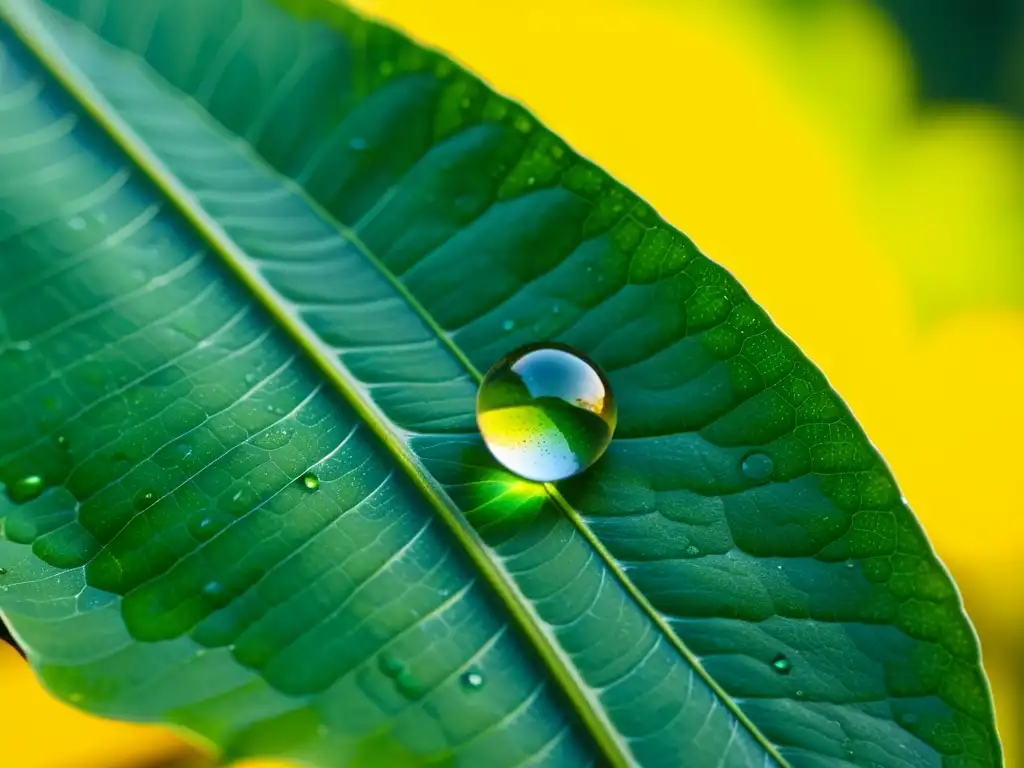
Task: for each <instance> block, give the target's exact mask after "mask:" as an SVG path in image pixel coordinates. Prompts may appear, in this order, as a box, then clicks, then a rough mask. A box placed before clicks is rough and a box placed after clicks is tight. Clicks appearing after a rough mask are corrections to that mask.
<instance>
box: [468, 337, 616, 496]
mask: <svg viewBox="0 0 1024 768" xmlns="http://www.w3.org/2000/svg"><path fill="white" fill-rule="evenodd" d="M476 411H477V424H478V425H479V426H480V432H481V433H482V434H483V438H484V442H485V443H486V444H487V447H488V449H490V451H491V453H492V454H493V455H494V457H495V458H496V459H497V460H498V461H500V462H501V463H502V464H503V465H504V466H505V467H507V468H508V469H510V470H511V471H513V472H515V473H516V474H517V475H520V476H522V477H525V478H527V479H529V480H536V481H540V482H551V481H555V480H564V479H565V478H567V477H572V476H573V475H575V474H578V473H580V472H582V471H583V470H585V469H586V468H587V467H589V466H591V465H592V464H593V463H594V462H595V461H597V460H598V459H599V458H601V456H602V455H603V454H604V452H605V449H607V448H608V444H609V443H610V442H611V439H612V434H613V432H614V431H615V422H616V417H617V414H616V408H615V398H614V397H613V396H612V391H611V387H610V386H609V384H608V381H607V380H606V379H605V378H604V375H603V374H602V373H601V372H600V370H599V369H598V368H597V366H596V365H595V364H594V363H592V362H590V361H589V360H587V359H586V358H585V357H583V356H582V355H580V354H579V353H577V352H575V351H574V350H572V349H570V348H568V347H565V346H563V345H559V344H535V345H530V346H526V347H522V348H521V349H518V350H516V351H515V352H512V353H511V354H509V355H506V356H505V357H503V358H502V359H501V360H499V361H498V362H497V363H496V364H495V365H494V367H493V368H491V370H490V371H488V372H487V375H486V376H485V377H484V380H483V383H482V384H481V385H480V391H479V392H478V393H477V400H476Z"/></svg>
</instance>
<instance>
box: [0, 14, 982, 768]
mask: <svg viewBox="0 0 1024 768" xmlns="http://www.w3.org/2000/svg"><path fill="white" fill-rule="evenodd" d="M0 19H3V22H2V23H0V56H2V58H0V259H2V264H3V268H4V274H5V277H6V279H5V280H4V282H3V284H2V285H0V350H2V352H0V481H2V482H3V483H4V484H5V485H6V486H7V495H6V496H5V497H3V498H2V500H0V524H2V529H0V530H2V532H3V537H2V539H0V567H2V568H3V569H4V570H5V571H6V572H5V573H4V574H3V575H2V576H0V611H2V614H3V617H4V618H5V619H6V620H7V621H8V622H9V623H10V625H11V627H12V629H13V631H14V632H15V634H16V635H17V637H18V638H19V640H20V642H21V644H22V645H23V647H24V648H25V650H26V651H27V653H28V656H29V658H30V660H31V661H32V663H33V664H34V665H35V667H36V669H37V670H38V671H39V674H40V675H41V676H42V678H43V680H44V681H45V682H46V684H47V685H48V686H49V687H50V688H51V689H52V690H53V691H54V692H55V693H57V694H58V695H60V696H62V697H64V698H65V699H67V700H69V701H71V702H73V703H75V704H77V705H79V706H81V707H83V708H85V709H88V710H90V711H93V712H98V713H101V714H105V715H108V716H112V717H119V718H126V719H134V720H156V721H163V722H169V723H174V724H177V725H179V726H183V727H185V728H188V729H191V730H192V731H194V732H196V733H198V734H200V735H202V736H204V737H205V738H207V739H209V740H210V741H211V742H213V743H214V744H215V745H217V746H218V747H219V748H221V749H223V750H224V751H225V752H226V754H227V755H228V756H229V757H237V756H242V755H250V754H275V755H287V756H292V757H298V758H304V759H306V760H309V761H311V762H313V763H315V764H323V765H379V764H385V765H421V764H426V763H430V764H436V763H443V764H453V765H484V764H486V765H495V766H500V765H508V766H512V765H577V764H579V765H587V764H594V763H598V764H613V765H627V764H632V763H636V764H641V765H645V766H646V765H650V766H655V765H665V766H677V765H683V764H686V765H698V766H703V765H722V766H750V765H782V764H787V763H788V764H790V765H793V766H815V767H818V766H833V765H835V766H840V765H851V764H856V765H872V766H886V767H888V766H892V767H893V768H897V767H900V768H902V767H905V766H932V765H939V764H940V763H941V764H943V765H948V766H994V765H998V764H1000V761H1001V757H1000V750H999V745H998V741H997V738H996V735H995V729H994V725H993V717H992V710H991V702H990V698H989V694H988V690H987V685H986V682H985V679H984V675H983V673H982V671H981V667H980V661H979V651H978V645H977V641H976V638H975V637H974V634H973V632H972V630H971V627H970V625H969V623H968V622H967V619H966V618H965V616H964V615H963V612H962V609H961V606H960V601H959V597H958V595H957V592H956V590H955V588H954V586H953V584H952V582H951V580H950V579H949V577H948V575H947V574H946V573H945V571H944V570H943V568H942V566H941V565H940V563H939V562H938V561H937V560H936V558H935V556H934V554H933V553H932V552H931V550H930V548H929V546H928V543H927V541H926V539H925V537H924V535H923V534H922V532H921V530H920V528H919V526H918V524H917V523H916V521H915V519H914V517H913V515H912V513H911V512H910V511H909V509H908V508H907V507H906V505H905V503H904V501H903V500H902V498H901V497H900V494H899V491H898V489H897V487H896V485H895V483H894V481H893V479H892V477H891V475H890V474H889V472H888V470H887V468H886V467H885V465H884V463H883V462H882V460H881V459H880V457H879V456H878V455H877V453H876V452H875V451H874V449H873V448H872V447H871V445H870V444H869V443H868V441H867V439H866V438H865V437H864V435H863V433H862V432H861V430H860V429H859V427H858V426H857V425H856V423H855V422H854V420H853V418H852V417H851V415H850V413H849V411H848V410H847V409H846V407H845V406H844V405H843V403H842V402H841V400H840V399H839V398H838V397H837V396H836V395H835V393H834V392H833V391H832V390H831V389H830V388H829V386H828V383H827V382H826V381H825V379H824V377H823V376H822V374H821V373H820V372H819V371H817V370H816V369H815V368H814V367H813V366H812V365H811V364H810V363H809V362H807V360H806V359H805V358H804V357H803V356H802V354H801V353H800V352H799V350H798V349H797V348H796V347H795V346H794V345H793V343H792V342H790V341H789V340H788V339H787V338H786V337H785V336H783V335H782V334H781V333H780V332H779V331H778V330H777V329H776V328H775V327H774V326H773V325H772V323H771V321H770V319H769V318H768V316H767V315H766V314H765V312H764V311H763V310H761V309H760V308H759V307H758V306H757V305H756V304H754V303H753V302H752V301H751V299H750V298H749V297H748V296H747V294H746V293H745V292H744V291H743V290H742V289H741V288H740V286H739V285H738V284H737V283H736V281H735V280H734V279H733V278H732V277H731V276H729V275H728V273H726V272H725V271H724V270H723V269H721V268H720V267H718V266H717V265H715V264H714V263H713V262H711V261H709V260H708V259H707V258H705V257H704V256H703V255H702V254H701V253H700V252H699V251H698V250H697V249H696V248H695V246H694V245H693V244H692V243H691V242H690V241H689V240H688V239H687V238H686V237H685V236H684V235H682V234H681V233H679V232H678V231H676V230H674V229H673V228H671V227H670V226H669V225H667V224H666V223H665V222H663V221H662V220H661V219H660V218H659V217H658V216H657V215H656V214H655V213H654V212H653V211H652V209H651V208H650V207H649V206H647V205H646V204H645V203H643V202H642V201H640V200H638V199H637V198H636V197H635V196H634V195H632V194H631V193H629V192H628V191H627V190H625V189H624V188H622V187H621V185H619V184H617V183H616V182H614V181H613V180H612V179H610V178H609V177H608V176H607V175H606V174H605V173H604V172H602V171H600V170H599V169H598V168H596V167H595V166H593V165H592V164H590V163H589V162H587V161H585V160H583V159H581V158H580V157H578V156H577V155H576V154H575V153H574V152H573V151H572V150H571V149H570V148H569V147H567V146H566V145H565V143H563V142H562V141H561V140H559V139H558V138H557V137H555V136H553V135H552V134H551V133H550V132H548V131H547V130H545V129H544V128H543V127H542V126H541V125H539V124H538V123H537V121H536V119H535V118H534V117H533V116H532V115H530V114H529V113H528V112H526V111H525V110H524V109H523V108H521V107H519V106H518V105H516V104H513V103H510V102H509V101H507V100H506V99H504V98H502V97H500V96H498V95H496V94H494V93H493V92H491V91H490V90H489V89H488V88H487V87H486V86H485V85H483V84H482V83H481V82H480V81H479V80H477V79H476V78H474V77H472V76H471V75H469V74H467V73H466V72H464V71H463V70H462V69H460V68H459V67H457V66H455V65H454V64H452V63H451V62H450V61H449V60H448V59H446V58H445V57H443V56H442V55H440V54H437V53H434V52H431V51H428V50H425V49H423V48H422V47H419V46H417V45H415V44H413V43H410V42H409V41H408V40H407V39H406V38H404V37H402V36H401V35H399V34H398V33H396V32H394V31H392V30H389V29H387V28H384V27H382V26H378V25H376V24H373V23H370V22H367V21H365V20H363V19H361V18H359V17H357V16H355V15H353V14H352V13H351V12H349V11H347V10H345V9H343V8H341V7H338V6H336V5H333V4H331V3H329V2H327V1H326V0H305V1H304V2H300V1H299V0H290V1H288V2H284V1H283V0H282V2H280V3H274V2H271V0H147V1H146V2H138V1H137V0H50V1H49V2H47V3H42V2H39V1H38V0H0ZM493 33H495V34H500V30H495V31H493ZM737 225H738V226H741V225H742V223H741V221H739V220H738V222H737ZM865 306H866V309H865V311H870V297H866V298H865ZM541 339H558V340H559V341H562V342H565V343H568V344H570V345H572V346H574V347H576V348H578V349H580V350H582V351H584V352H585V353H586V354H588V355H589V356H591V357H593V358H594V359H595V360H597V361H598V362H599V363H600V364H601V365H602V367H603V368H604V369H605V371H606V372H607V373H608V375H609V378H610V381H611V382H612V385H613V387H614V389H615V393H616V396H617V399H618V402H619V407H620V413H619V427H618V433H617V435H616V439H615V440H614V441H613V444H612V446H611V448H610V449H609V451H608V454H607V455H606V456H605V458H604V459H602V460H601V462H599V463H598V464H597V465H596V466H595V467H594V468H593V469H592V470H590V471H588V472H587V473H585V474H584V475H582V476H580V477H578V478H574V479H573V480H572V481H569V482H566V483H563V484H561V485H560V486H559V487H558V488H557V489H556V488H554V487H546V486H538V485H533V484H530V483H527V482H525V481H521V480H519V479H517V478H515V477H512V476H510V475H509V474H508V473H506V472H504V471H503V470H502V469H501V468H500V467H499V466H498V465H496V464H495V462H494V461H493V460H492V459H491V458H490V456H489V454H488V453H487V451H486V449H484V448H483V446H482V444H481V442H480V438H479V435H478V433H477V431H476V426H475V418H474V398H475V391H476V386H477V382H478V381H479V377H480V371H482V370H486V369H487V368H488V367H489V366H490V365H491V364H492V363H493V362H494V361H495V360H497V358H498V357H500V356H501V355H502V354H503V353H505V352H507V351H509V350H510V349H511V348H513V347H516V346H518V345H520V344H523V343H526V342H528V341H536V340H541ZM880 375H881V372H880Z"/></svg>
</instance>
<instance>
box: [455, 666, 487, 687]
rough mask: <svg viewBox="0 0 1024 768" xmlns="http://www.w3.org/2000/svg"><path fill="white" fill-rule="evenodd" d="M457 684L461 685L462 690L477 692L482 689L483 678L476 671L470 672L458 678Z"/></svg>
mask: <svg viewBox="0 0 1024 768" xmlns="http://www.w3.org/2000/svg"><path fill="white" fill-rule="evenodd" d="M459 682H461V683H462V687H463V688H468V689H469V690H471V691H478V690H480V689H481V688H483V687H484V676H483V675H482V674H480V673H479V672H477V671H476V670H470V671H469V672H466V673H464V674H463V675H462V677H461V678H459Z"/></svg>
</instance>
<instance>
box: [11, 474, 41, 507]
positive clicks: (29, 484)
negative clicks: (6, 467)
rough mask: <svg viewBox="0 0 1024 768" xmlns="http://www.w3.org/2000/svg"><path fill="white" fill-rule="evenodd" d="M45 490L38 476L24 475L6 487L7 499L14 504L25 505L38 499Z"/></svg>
mask: <svg viewBox="0 0 1024 768" xmlns="http://www.w3.org/2000/svg"><path fill="white" fill-rule="evenodd" d="M45 488H46V483H45V482H44V481H43V478H42V477H41V476H40V475H26V476H25V477H23V478H21V479H20V480H15V481H14V482H13V483H11V485H10V486H8V488H7V498H9V499H10V500H11V501H13V502H14V503H15V504H25V503H26V502H29V501H32V499H35V498H38V496H39V495H40V494H41V493H42V492H43V490H44V489H45Z"/></svg>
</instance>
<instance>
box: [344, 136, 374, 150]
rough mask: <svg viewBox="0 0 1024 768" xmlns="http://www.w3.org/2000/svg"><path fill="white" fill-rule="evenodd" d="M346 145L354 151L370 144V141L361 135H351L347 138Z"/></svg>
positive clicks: (363, 148)
mask: <svg viewBox="0 0 1024 768" xmlns="http://www.w3.org/2000/svg"><path fill="white" fill-rule="evenodd" d="M348 146H349V148H350V149H353V150H355V151H356V152H362V151H364V150H365V149H366V148H367V147H369V146H370V143H369V142H368V141H367V140H366V139H364V138H363V137H362V136H353V137H352V138H351V139H349V140H348Z"/></svg>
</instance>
